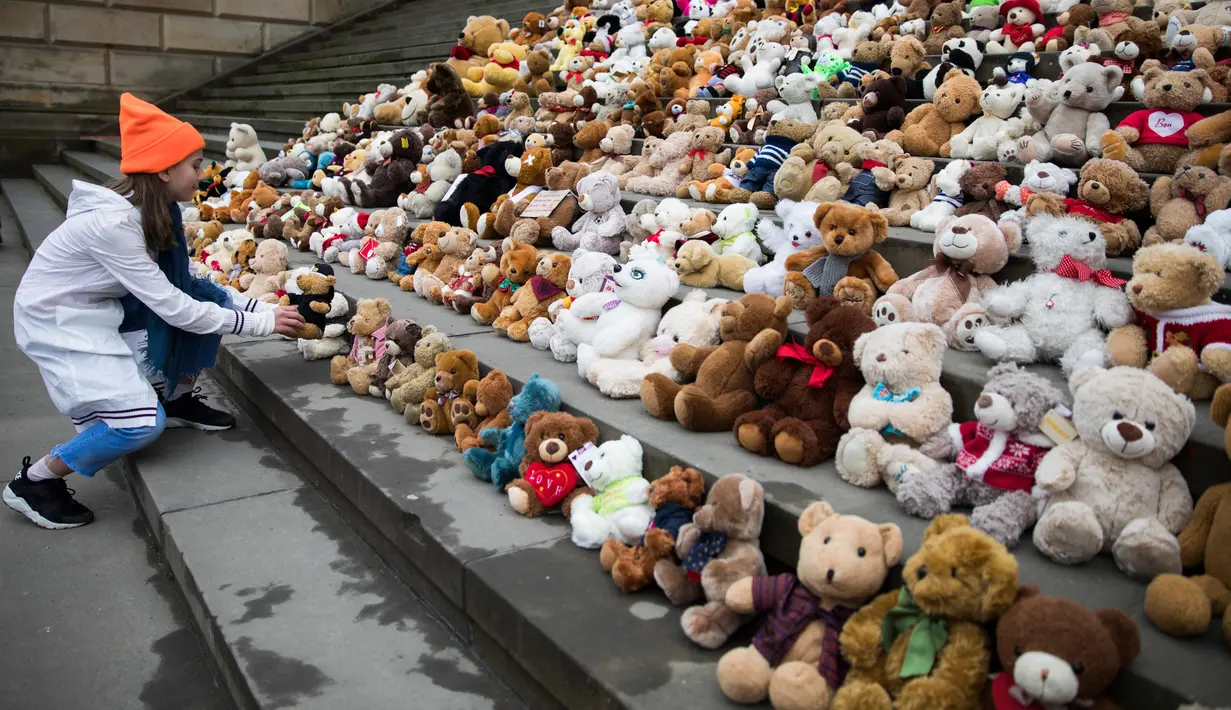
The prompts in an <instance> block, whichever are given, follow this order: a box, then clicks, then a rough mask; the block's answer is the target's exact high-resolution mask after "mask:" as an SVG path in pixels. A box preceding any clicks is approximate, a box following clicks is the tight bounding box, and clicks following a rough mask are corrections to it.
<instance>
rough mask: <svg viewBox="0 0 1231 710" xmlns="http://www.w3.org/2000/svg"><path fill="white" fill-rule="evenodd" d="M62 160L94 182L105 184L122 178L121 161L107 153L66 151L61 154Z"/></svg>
mask: <svg viewBox="0 0 1231 710" xmlns="http://www.w3.org/2000/svg"><path fill="white" fill-rule="evenodd" d="M60 158H61V159H62V160H63V161H64V162H65V163H66V164H67V165H69V166H70V167H72V168H74V169H76V170H77V171H78V172H80V173H81V174H82V175H84V176H85V177H87V178H89V179H90V180H93V181H94V182H98V183H105V182H107V181H109V180H115V179H117V178H119V177H120V161H119V160H118V159H116V158H115V157H113V156H111V155H109V154H106V153H102V152H98V151H94V152H91V151H88V150H66V151H64V152H63V153H61V154H60Z"/></svg>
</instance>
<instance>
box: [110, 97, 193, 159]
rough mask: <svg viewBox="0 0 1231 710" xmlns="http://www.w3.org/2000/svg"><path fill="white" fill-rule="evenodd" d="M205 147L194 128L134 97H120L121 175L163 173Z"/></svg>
mask: <svg viewBox="0 0 1231 710" xmlns="http://www.w3.org/2000/svg"><path fill="white" fill-rule="evenodd" d="M204 147H205V139H204V138H202V137H201V134H200V133H197V129H195V128H193V127H192V126H191V125H189V124H187V123H184V122H183V121H181V120H179V119H178V118H175V117H173V116H169V115H167V114H166V113H163V111H162V110H161V109H159V108H158V107H157V106H155V105H153V104H151V103H148V102H145V101H142V100H141V99H139V98H137V97H136V96H133V95H132V94H129V93H124V94H122V95H121V96H120V155H121V156H122V157H121V158H120V172H122V173H124V174H125V175H132V174H133V173H158V172H162V171H163V170H166V169H168V168H170V167H172V166H173V165H175V164H176V163H178V162H180V161H181V160H183V159H184V158H187V157H188V156H190V155H192V154H193V153H194V152H196V151H198V150H201V149H202V148H204Z"/></svg>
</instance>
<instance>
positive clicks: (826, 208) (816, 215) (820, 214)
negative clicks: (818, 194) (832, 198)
mask: <svg viewBox="0 0 1231 710" xmlns="http://www.w3.org/2000/svg"><path fill="white" fill-rule="evenodd" d="M837 206H838V203H837V202H822V203H821V204H819V205H817V206H816V212H813V213H812V221H813V222H815V223H816V226H817V228H818V229H819V228H820V226H821V222H822V221H824V219H825V215H827V214H829V213H830V211H832V210H833V208H835V207H837Z"/></svg>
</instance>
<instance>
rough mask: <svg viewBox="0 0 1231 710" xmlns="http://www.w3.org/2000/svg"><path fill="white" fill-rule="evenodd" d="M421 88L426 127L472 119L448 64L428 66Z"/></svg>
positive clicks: (466, 96) (471, 108) (471, 110)
mask: <svg viewBox="0 0 1231 710" xmlns="http://www.w3.org/2000/svg"><path fill="white" fill-rule="evenodd" d="M503 21H504V20H501V22H503ZM484 51H486V50H484ZM449 61H454V60H452V59H450V60H449ZM482 61H486V60H482ZM423 88H424V89H425V90H426V91H427V93H428V95H430V96H431V98H430V99H428V103H427V122H428V125H430V126H432V127H434V128H461V127H462V124H463V123H464V122H465V121H466V119H469V118H473V117H474V104H473V103H472V102H471V100H470V95H469V94H467V93H466V87H464V86H462V78H461V76H459V75H458V73H457V70H456V69H454V68H453V67H451V66H449V65H448V64H440V63H438V64H433V65H432V66H430V67H429V68H428V74H427V81H425V82H424V83H423ZM356 152H358V151H356ZM352 155H353V153H352Z"/></svg>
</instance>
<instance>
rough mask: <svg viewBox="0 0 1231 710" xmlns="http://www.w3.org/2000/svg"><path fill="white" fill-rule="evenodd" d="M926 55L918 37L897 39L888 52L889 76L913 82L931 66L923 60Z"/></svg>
mask: <svg viewBox="0 0 1231 710" xmlns="http://www.w3.org/2000/svg"><path fill="white" fill-rule="evenodd" d="M927 54H928V52H927V50H926V49H924V48H923V42H920V41H919V38H918V37H910V36H907V37H901V38H899V39H897V40H896V41H895V42H894V43H893V49H891V50H889V74H890V75H891V76H900V77H902V78H903V79H906V80H907V81H913V80H914V79H915V78H917V77H919V75H920V74H926V73H927V72H928V71H929V70H930V69H931V68H932V65H931V64H929V63H928V62H926V61H925V60H924V57H926V56H927Z"/></svg>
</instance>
